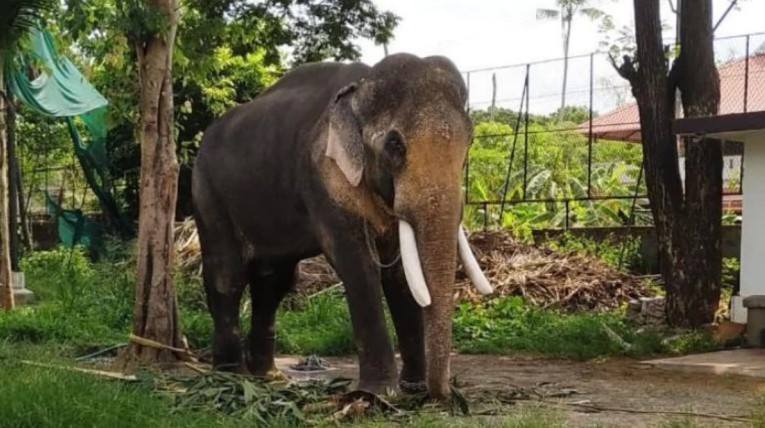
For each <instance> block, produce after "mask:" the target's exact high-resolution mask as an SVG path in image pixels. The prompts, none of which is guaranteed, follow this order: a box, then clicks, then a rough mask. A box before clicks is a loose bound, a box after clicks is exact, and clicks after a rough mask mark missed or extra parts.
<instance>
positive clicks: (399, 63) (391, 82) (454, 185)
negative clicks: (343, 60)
mask: <svg viewBox="0 0 765 428" xmlns="http://www.w3.org/2000/svg"><path fill="white" fill-rule="evenodd" d="M466 98H467V89H466V87H465V84H464V81H463V79H462V76H461V75H460V73H459V71H458V70H457V68H456V67H455V66H454V64H453V63H452V62H451V61H450V60H448V59H446V58H444V57H427V58H422V59H421V58H418V57H415V56H412V55H407V54H398V55H392V56H389V57H386V58H385V59H384V60H383V61H381V62H380V63H378V64H376V65H375V66H374V67H372V68H371V69H370V70H369V73H368V74H367V75H366V76H365V77H364V78H363V79H361V80H359V81H358V82H355V83H353V84H351V85H349V86H346V87H345V88H343V89H342V90H340V91H339V92H338V93H337V95H336V97H335V99H334V100H333V101H332V105H331V107H330V111H329V130H328V133H327V135H328V137H327V138H328V141H327V148H326V155H327V156H329V157H331V158H332V159H334V160H335V162H336V163H337V165H338V167H339V168H340V170H341V171H342V172H343V174H344V175H345V177H346V178H347V179H348V181H349V182H350V183H351V184H352V185H353V186H368V187H369V188H370V189H371V190H372V191H373V192H375V193H376V194H378V195H379V196H381V199H382V200H383V201H385V203H386V204H387V205H388V207H389V208H390V209H392V211H393V213H394V214H395V216H396V217H397V218H398V226H399V240H400V245H401V256H402V262H403V266H404V271H405V274H406V278H407V282H408V284H409V288H410V290H411V292H412V295H413V296H414V298H415V300H416V301H417V302H418V303H419V304H420V306H422V307H423V308H424V309H423V310H424V322H425V344H426V355H427V387H428V392H429V393H430V395H431V396H432V397H435V398H439V399H444V398H446V397H448V396H449V384H448V382H449V354H450V350H451V331H452V324H451V317H452V312H453V301H452V300H453V294H454V289H453V287H454V280H455V270H456V263H457V255H458V254H459V255H460V257H461V259H462V262H463V264H464V265H465V267H466V270H467V272H468V274H469V276H470V277H471V279H472V280H473V283H474V284H475V285H476V286H477V287H478V288H479V290H480V291H482V292H484V293H486V292H490V291H491V287H490V286H489V284H488V281H487V280H486V278H485V277H484V275H483V273H481V271H480V268H479V267H478V263H477V262H476V260H475V257H474V256H473V254H472V252H471V250H470V247H469V246H468V244H467V239H466V238H465V234H464V231H463V230H462V227H461V226H460V221H461V217H462V189H461V184H462V178H461V177H462V171H463V166H464V163H465V158H466V156H467V151H468V147H469V145H470V141H471V137H472V125H471V122H470V119H469V117H468V115H467V114H466V112H465V109H464V106H465V102H466Z"/></svg>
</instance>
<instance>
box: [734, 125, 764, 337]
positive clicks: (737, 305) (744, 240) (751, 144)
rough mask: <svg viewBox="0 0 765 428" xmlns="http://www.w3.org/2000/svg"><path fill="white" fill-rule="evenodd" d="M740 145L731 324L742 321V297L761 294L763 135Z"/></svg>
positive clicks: (762, 284)
mask: <svg viewBox="0 0 765 428" xmlns="http://www.w3.org/2000/svg"><path fill="white" fill-rule="evenodd" d="M758 139H759V140H758V141H757V140H747V142H746V144H744V199H743V205H744V211H743V223H742V226H741V227H742V229H741V290H740V297H738V298H735V299H734V301H733V302H732V307H731V310H732V312H733V313H732V314H731V315H732V318H733V321H734V322H740V323H745V322H746V310H745V309H744V308H743V305H742V304H741V300H742V299H743V298H744V297H747V296H751V295H753V294H761V295H765V135H763V133H760V134H759V137H758Z"/></svg>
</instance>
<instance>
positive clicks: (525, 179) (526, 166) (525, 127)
mask: <svg viewBox="0 0 765 428" xmlns="http://www.w3.org/2000/svg"><path fill="white" fill-rule="evenodd" d="M530 80H531V64H526V112H525V118H524V125H523V199H524V200H526V188H527V187H528V183H529V98H531V96H530V90H531V87H530V83H529V81H530ZM519 114H520V112H519Z"/></svg>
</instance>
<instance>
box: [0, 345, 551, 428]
mask: <svg viewBox="0 0 765 428" xmlns="http://www.w3.org/2000/svg"><path fill="white" fill-rule="evenodd" d="M2 349H3V350H2V351H0V391H3V397H4V398H7V397H12V399H3V400H0V428H11V427H13V428H27V427H28V428H59V427H110V428H121V427H126V428H128V427H166V428H175V427H178V428H197V427H199V428H202V427H219V428H229V427H232V428H233V427H252V426H257V425H255V424H254V423H253V421H252V420H245V419H243V418H241V417H232V416H227V415H225V414H222V413H218V412H211V411H194V410H184V411H182V412H177V411H175V408H174V407H173V403H172V400H171V399H170V398H169V397H167V396H166V395H164V394H158V393H157V392H156V391H155V389H154V387H153V385H152V384H151V382H138V383H124V382H121V381H115V380H105V379H103V378H100V377H95V376H92V375H89V374H84V373H76V372H69V371H61V370H56V369H46V368H40V367H31V366H28V365H23V364H21V363H19V360H20V359H31V360H36V361H46V362H48V363H53V364H67V363H68V361H69V358H71V357H73V356H74V355H75V354H76V350H75V349H73V348H71V347H68V346H59V347H56V346H51V345H46V346H41V345H29V344H17V345H15V346H14V348H13V352H12V353H11V352H9V349H8V347H7V346H3V347H2ZM560 421H561V419H560V417H559V416H558V415H557V414H556V413H553V412H550V411H543V410H528V411H526V410H524V411H514V412H513V414H511V415H507V416H501V417H494V418H491V419H490V420H487V419H479V418H448V417H444V416H439V415H435V414H423V415H415V416H412V418H411V419H408V420H405V421H400V422H393V421H390V420H386V419H384V418H382V417H380V416H377V417H375V416H372V417H370V418H369V419H364V420H361V421H359V422H358V423H356V424H353V425H354V426H358V427H368V428H372V427H397V426H411V427H415V428H430V427H455V428H457V427H478V426H480V427H498V428H499V427H503V428H504V427H513V428H537V427H540V428H541V427H562V426H563V425H562V423H561V422H560ZM268 426H269V427H274V428H280V427H284V428H291V427H298V426H299V425H297V424H295V423H288V422H280V421H270V422H269V424H268ZM320 426H326V427H330V426H337V425H336V424H331V423H326V424H321V425H320Z"/></svg>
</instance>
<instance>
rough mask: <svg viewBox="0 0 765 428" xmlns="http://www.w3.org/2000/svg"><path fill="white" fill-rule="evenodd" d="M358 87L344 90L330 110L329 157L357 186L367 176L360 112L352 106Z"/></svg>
mask: <svg viewBox="0 0 765 428" xmlns="http://www.w3.org/2000/svg"><path fill="white" fill-rule="evenodd" d="M356 88H357V84H356V83H351V84H350V85H348V86H345V87H344V88H342V89H340V90H339V91H338V92H337V94H336V95H335V98H334V100H333V101H332V104H331V105H330V107H329V130H328V131H327V151H326V155H327V156H328V157H330V158H332V159H334V161H335V163H337V166H338V167H339V168H340V171H342V172H343V174H344V175H345V178H347V179H348V181H349V182H350V183H351V185H353V186H354V187H356V186H358V185H359V183H360V182H361V177H362V175H363V174H364V146H363V144H362V138H361V126H359V122H358V118H357V117H356V113H355V112H354V111H353V106H352V104H351V101H352V98H353V97H352V96H351V95H352V94H353V92H354V91H355V90H356Z"/></svg>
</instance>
